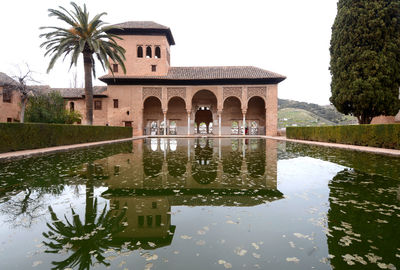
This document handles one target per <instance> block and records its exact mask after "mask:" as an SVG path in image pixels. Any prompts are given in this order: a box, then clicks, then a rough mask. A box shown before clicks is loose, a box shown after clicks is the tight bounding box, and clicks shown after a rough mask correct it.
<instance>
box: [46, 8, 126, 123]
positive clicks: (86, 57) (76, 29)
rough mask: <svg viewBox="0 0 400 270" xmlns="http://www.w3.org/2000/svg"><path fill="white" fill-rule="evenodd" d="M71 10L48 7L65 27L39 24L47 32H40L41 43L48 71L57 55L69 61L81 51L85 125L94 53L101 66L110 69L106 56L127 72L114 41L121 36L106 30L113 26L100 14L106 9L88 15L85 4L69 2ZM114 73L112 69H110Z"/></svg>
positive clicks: (88, 116) (89, 111)
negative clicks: (67, 58) (48, 59)
mask: <svg viewBox="0 0 400 270" xmlns="http://www.w3.org/2000/svg"><path fill="white" fill-rule="evenodd" d="M71 5H72V7H73V10H70V11H68V10H66V9H65V8H63V7H59V8H60V10H56V9H49V16H54V17H56V18H57V19H59V20H61V21H63V22H65V23H67V24H68V27H67V28H61V27H52V26H50V27H49V26H48V27H41V29H47V30H49V32H47V33H45V34H41V35H40V37H45V38H46V39H47V41H45V42H43V43H42V44H41V47H45V48H46V53H45V56H46V55H50V56H52V58H51V60H50V63H49V67H48V69H47V72H49V71H50V70H51V69H52V68H53V66H54V64H55V62H56V61H57V59H58V58H60V57H61V56H63V55H64V58H65V57H66V56H68V55H71V65H70V67H71V66H72V65H75V66H76V64H77V62H78V58H79V56H80V55H81V54H83V65H84V71H85V100H86V121H87V124H88V125H92V123H93V85H92V75H93V76H94V77H96V73H95V65H94V64H95V62H94V57H93V55H96V58H97V59H98V60H99V62H100V64H101V65H102V67H103V69H105V68H106V67H107V68H108V69H110V70H111V72H113V70H112V68H111V64H110V61H109V60H112V61H113V62H114V63H118V64H119V65H121V67H122V69H123V71H124V73H125V72H126V69H125V65H124V60H125V49H124V48H122V47H121V46H119V45H118V44H117V42H116V41H115V40H116V39H122V38H121V37H119V36H117V35H114V34H111V33H108V30H110V29H112V28H114V27H112V26H105V22H103V21H102V20H101V17H102V16H104V15H106V14H107V13H105V12H103V13H100V14H97V15H96V16H94V17H93V18H92V19H91V20H90V19H89V12H88V11H87V9H86V5H83V8H81V7H79V6H78V5H77V4H75V3H74V2H71ZM113 74H114V73H113Z"/></svg>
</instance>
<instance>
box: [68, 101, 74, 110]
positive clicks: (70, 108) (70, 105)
mask: <svg viewBox="0 0 400 270" xmlns="http://www.w3.org/2000/svg"><path fill="white" fill-rule="evenodd" d="M69 110H70V111H71V112H73V111H75V103H74V102H73V101H71V102H70V103H69Z"/></svg>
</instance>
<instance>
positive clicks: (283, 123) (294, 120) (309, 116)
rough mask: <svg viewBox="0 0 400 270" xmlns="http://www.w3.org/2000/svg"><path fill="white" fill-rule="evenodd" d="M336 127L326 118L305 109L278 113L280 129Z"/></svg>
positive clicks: (281, 110)
mask: <svg viewBox="0 0 400 270" xmlns="http://www.w3.org/2000/svg"><path fill="white" fill-rule="evenodd" d="M324 125H327V126H329V125H336V123H333V122H331V121H329V120H326V119H325V118H322V117H319V116H317V115H315V114H313V113H312V112H309V111H306V110H303V109H294V108H284V109H280V110H279V111H278V128H284V127H290V126H299V127H300V126H324Z"/></svg>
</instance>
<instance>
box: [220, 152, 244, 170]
mask: <svg viewBox="0 0 400 270" xmlns="http://www.w3.org/2000/svg"><path fill="white" fill-rule="evenodd" d="M222 166H223V170H224V173H226V174H228V175H229V176H238V175H240V172H241V167H242V155H241V154H240V153H239V152H237V151H234V152H230V153H229V154H227V155H226V156H224V157H223V158H222Z"/></svg>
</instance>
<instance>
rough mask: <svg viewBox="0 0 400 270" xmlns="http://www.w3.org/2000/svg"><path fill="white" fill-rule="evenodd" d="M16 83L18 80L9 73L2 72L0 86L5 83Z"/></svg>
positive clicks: (0, 73)
mask: <svg viewBox="0 0 400 270" xmlns="http://www.w3.org/2000/svg"><path fill="white" fill-rule="evenodd" d="M13 84H16V81H15V80H13V79H12V78H11V77H10V76H8V75H7V74H5V73H3V72H0V86H4V85H13Z"/></svg>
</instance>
